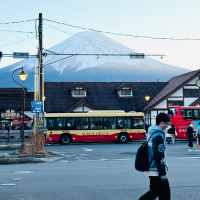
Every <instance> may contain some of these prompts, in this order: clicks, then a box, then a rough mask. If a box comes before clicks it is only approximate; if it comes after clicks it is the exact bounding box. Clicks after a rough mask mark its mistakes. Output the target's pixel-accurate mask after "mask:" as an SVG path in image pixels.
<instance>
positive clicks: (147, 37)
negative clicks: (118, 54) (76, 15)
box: [43, 18, 200, 40]
mask: <svg viewBox="0 0 200 200" xmlns="http://www.w3.org/2000/svg"><path fill="white" fill-rule="evenodd" d="M43 20H46V21H49V22H54V23H57V24H61V25H66V26H70V27H73V28H79V29H83V30H88V31H96V32H100V33H108V34H112V35H120V36H128V37H137V38H146V39H156V40H200V39H199V38H197V39H195V38H194V39H193V38H165V37H162V38H159V37H150V36H135V35H129V34H123V33H113V32H109V31H99V30H95V29H91V28H84V27H80V26H74V25H71V24H66V23H61V22H57V21H54V20H49V19H45V18H44V19H43Z"/></svg>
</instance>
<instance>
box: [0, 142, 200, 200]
mask: <svg viewBox="0 0 200 200" xmlns="http://www.w3.org/2000/svg"><path fill="white" fill-rule="evenodd" d="M139 145H140V143H137V142H132V143H127V144H116V143H79V144H71V145H67V146H61V145H48V146H45V149H48V150H49V151H54V152H57V153H58V154H59V156H58V157H56V158H52V159H50V160H47V162H44V163H37V164H34V163H32V164H13V165H1V166H0V169H1V170H0V175H1V178H0V199H1V200H32V199H33V200H55V199H56V200H57V199H60V200H62V199H63V200H66V199H67V200H89V199H91V200H104V199H105V200H122V199H123V200H132V199H138V198H139V197H140V196H141V195H142V194H143V193H145V192H146V191H147V190H148V187H149V180H148V177H147V176H146V175H145V174H144V173H141V172H137V171H136V170H135V168H134V157H135V153H136V151H137V148H138V147H139ZM195 147H196V144H195V145H194V149H193V150H188V148H187V143H186V142H177V143H176V144H174V145H172V144H167V158H168V165H169V173H168V177H169V182H170V186H171V196H172V198H171V199H172V200H188V199H190V200H197V199H199V197H200V181H199V177H200V169H199V167H200V150H195Z"/></svg>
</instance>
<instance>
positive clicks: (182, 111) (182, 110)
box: [180, 109, 186, 119]
mask: <svg viewBox="0 0 200 200" xmlns="http://www.w3.org/2000/svg"><path fill="white" fill-rule="evenodd" d="M180 113H181V115H182V117H183V119H186V116H185V109H180Z"/></svg>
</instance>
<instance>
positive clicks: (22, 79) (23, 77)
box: [12, 67, 27, 147]
mask: <svg viewBox="0 0 200 200" xmlns="http://www.w3.org/2000/svg"><path fill="white" fill-rule="evenodd" d="M19 69H21V70H22V71H21V73H20V74H19V77H20V80H21V81H23V82H24V81H25V80H26V76H27V74H26V73H25V72H24V69H23V67H20V68H17V69H16V70H15V71H14V72H13V74H12V78H13V80H14V81H15V83H17V84H18V85H20V86H22V89H23V90H22V92H23V93H22V110H23V116H22V135H21V143H22V147H24V110H25V91H24V86H23V85H22V84H20V83H18V82H17V81H16V80H15V79H14V73H15V72H16V71H17V70H19Z"/></svg>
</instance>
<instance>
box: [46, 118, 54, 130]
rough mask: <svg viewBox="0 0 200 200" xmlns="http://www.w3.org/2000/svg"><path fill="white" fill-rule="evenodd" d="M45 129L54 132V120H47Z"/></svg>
mask: <svg viewBox="0 0 200 200" xmlns="http://www.w3.org/2000/svg"><path fill="white" fill-rule="evenodd" d="M47 129H48V130H56V126H55V118H47Z"/></svg>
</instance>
